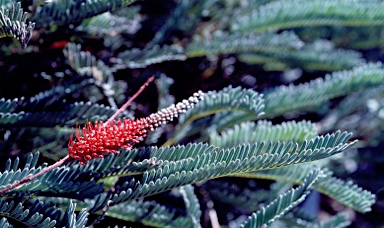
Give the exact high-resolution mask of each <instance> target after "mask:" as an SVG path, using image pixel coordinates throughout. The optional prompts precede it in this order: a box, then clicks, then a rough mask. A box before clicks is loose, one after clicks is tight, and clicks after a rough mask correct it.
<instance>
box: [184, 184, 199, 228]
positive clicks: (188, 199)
mask: <svg viewBox="0 0 384 228" xmlns="http://www.w3.org/2000/svg"><path fill="white" fill-rule="evenodd" d="M179 191H180V193H181V195H182V196H183V199H184V204H185V207H186V208H187V214H188V217H189V218H190V220H191V224H193V227H194V228H199V227H201V225H200V217H201V211H200V205H199V200H198V199H197V196H196V195H195V193H194V192H193V187H192V185H186V186H183V187H180V190H179Z"/></svg>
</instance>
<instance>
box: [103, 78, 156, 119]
mask: <svg viewBox="0 0 384 228" xmlns="http://www.w3.org/2000/svg"><path fill="white" fill-rule="evenodd" d="M154 79H155V75H153V76H152V77H150V78H148V79H147V81H146V82H145V83H144V84H143V85H142V86H141V87H140V89H139V90H138V91H137V92H136V93H135V94H134V95H133V96H132V97H131V98H130V99H129V100H128V101H127V102H125V104H124V105H123V106H121V108H119V110H117V111H116V112H115V114H113V115H112V116H111V117H109V119H108V120H107V121H105V123H104V126H107V125H108V124H109V123H111V121H113V120H114V119H115V118H116V117H117V116H118V115H119V114H120V113H122V112H123V111H124V110H125V109H127V108H128V106H129V105H130V104H131V103H132V101H133V100H134V99H135V98H136V97H137V96H139V95H140V93H141V92H143V90H144V89H145V88H146V87H147V86H148V85H149V83H151V82H152V81H153V80H154Z"/></svg>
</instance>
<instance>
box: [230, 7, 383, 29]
mask: <svg viewBox="0 0 384 228" xmlns="http://www.w3.org/2000/svg"><path fill="white" fill-rule="evenodd" d="M383 7H384V4H383V2H381V1H376V0H370V1H358V2H355V3H354V4H351V2H350V1H348V0H339V1H331V0H326V1H322V0H315V1H305V0H289V1H273V2H270V3H267V4H265V5H262V6H260V7H259V8H258V9H256V10H253V11H249V12H248V13H244V14H243V15H240V16H238V17H237V18H235V20H234V22H233V23H232V25H231V30H232V31H246V32H250V31H252V32H256V33H260V32H265V31H268V30H270V29H289V28H297V27H303V26H324V25H344V26H372V25H383V24H384V20H383V19H384V12H383V11H382V10H379V9H382V8H383ZM298 8H300V10H297V9H298Z"/></svg>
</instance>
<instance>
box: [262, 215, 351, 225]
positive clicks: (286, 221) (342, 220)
mask: <svg viewBox="0 0 384 228" xmlns="http://www.w3.org/2000/svg"><path fill="white" fill-rule="evenodd" d="M350 223H351V222H350V221H349V219H348V215H347V214H346V213H338V214H336V215H335V216H332V217H331V218H330V219H328V220H326V221H322V222H315V221H313V222H309V221H305V220H302V219H299V218H295V217H292V216H290V215H288V216H285V217H283V218H281V219H279V220H277V221H275V222H273V223H271V224H270V225H269V226H268V227H270V228H289V227H302V228H305V227H316V228H329V227H333V228H342V227H348V226H349V225H350Z"/></svg>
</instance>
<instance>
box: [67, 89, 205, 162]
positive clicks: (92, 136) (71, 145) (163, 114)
mask: <svg viewBox="0 0 384 228" xmlns="http://www.w3.org/2000/svg"><path fill="white" fill-rule="evenodd" d="M203 96H204V93H203V92H201V91H199V92H197V93H195V94H193V96H191V97H190V98H189V99H188V100H183V101H182V102H179V103H177V104H176V105H174V104H173V105H171V106H169V107H168V108H165V109H162V110H160V111H158V112H156V113H153V114H151V115H150V116H148V117H145V118H141V119H137V120H129V119H125V118H123V119H118V120H117V121H115V120H111V121H109V122H107V123H103V122H102V121H96V122H95V123H94V124H92V123H90V122H87V123H86V125H85V126H84V127H83V128H82V129H80V128H79V127H78V126H76V130H75V134H72V136H71V137H70V139H69V142H68V155H69V157H70V158H72V159H75V160H78V161H79V162H80V164H81V165H85V164H86V162H87V161H89V160H92V159H93V158H104V155H106V154H110V153H114V154H119V152H118V151H117V148H125V149H133V144H134V143H138V142H139V141H140V140H141V139H143V138H144V137H145V136H147V134H148V133H149V132H151V131H153V130H155V129H156V128H158V127H159V126H161V125H163V124H166V123H168V122H169V121H172V120H173V118H177V117H178V116H179V115H180V114H181V113H184V112H186V111H187V110H188V109H190V108H193V106H194V105H195V104H196V103H197V102H199V101H200V100H202V99H203Z"/></svg>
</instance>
